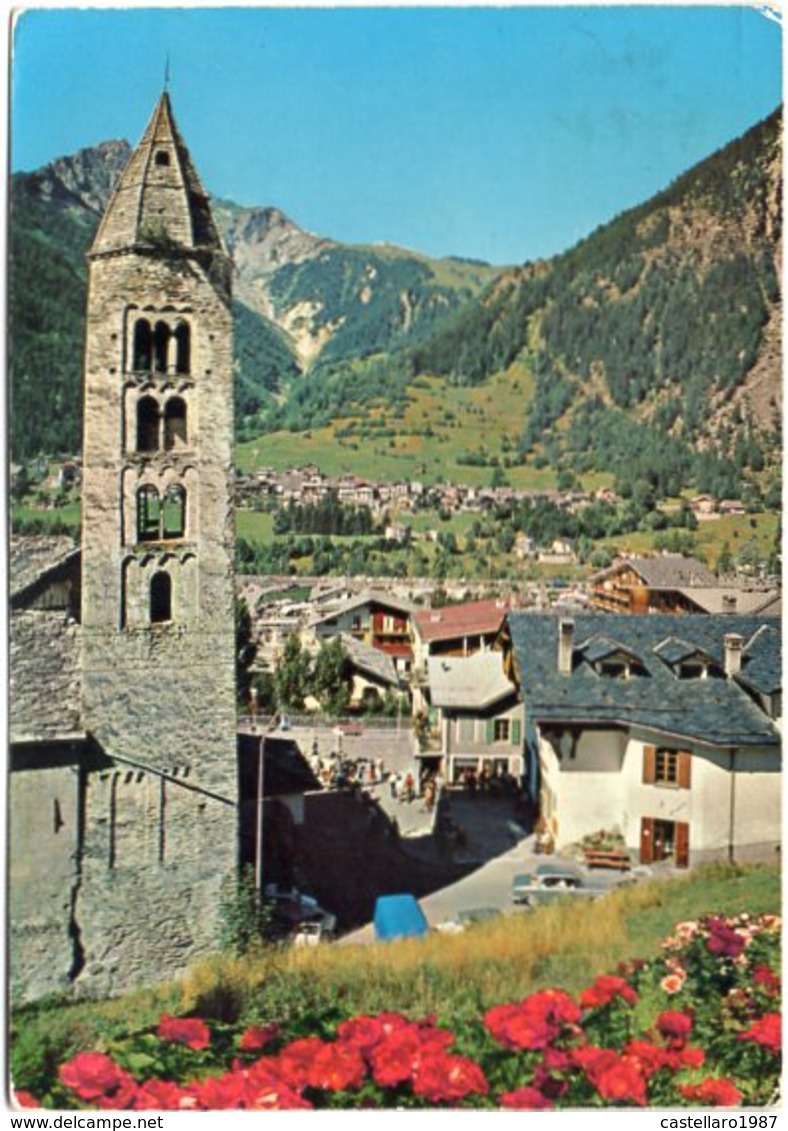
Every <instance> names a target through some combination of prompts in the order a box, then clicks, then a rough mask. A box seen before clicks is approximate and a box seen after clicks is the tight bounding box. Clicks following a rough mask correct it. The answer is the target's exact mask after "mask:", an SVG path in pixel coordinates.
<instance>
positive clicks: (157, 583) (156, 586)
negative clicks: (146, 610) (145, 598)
mask: <svg viewBox="0 0 788 1131" xmlns="http://www.w3.org/2000/svg"><path fill="white" fill-rule="evenodd" d="M171 620H172V578H171V577H170V575H169V574H168V573H164V571H163V570H160V571H159V572H158V573H154V575H153V577H152V578H151V579H150V622H151V624H166V623H167V621H171Z"/></svg>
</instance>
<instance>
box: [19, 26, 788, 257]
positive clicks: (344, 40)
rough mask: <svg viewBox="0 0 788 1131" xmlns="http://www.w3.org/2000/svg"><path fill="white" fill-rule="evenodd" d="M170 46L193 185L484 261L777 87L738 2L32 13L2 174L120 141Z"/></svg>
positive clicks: (624, 187)
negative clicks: (195, 176)
mask: <svg viewBox="0 0 788 1131" xmlns="http://www.w3.org/2000/svg"><path fill="white" fill-rule="evenodd" d="M168 54H169V58H170V73H171V81H170V92H171V96H172V100H173V107H174V110H175V116H176V119H177V121H178V124H179V126H180V128H181V130H182V132H183V134H184V137H185V139H186V142H187V144H188V146H189V149H190V151H191V154H192V157H193V158H194V161H195V163H196V165H197V168H198V169H199V171H200V175H201V177H202V180H203V182H204V184H205V186H206V188H208V189H209V191H211V192H213V193H215V194H217V195H219V196H222V197H226V198H229V199H232V200H235V201H237V202H238V203H241V204H247V205H254V204H260V205H266V204H274V205H276V206H278V207H280V208H281V209H283V210H284V211H285V212H286V213H287V214H288V215H289V216H290V217H291V218H292V219H293V220H295V221H296V222H297V223H299V224H300V225H301V226H302V227H305V228H307V229H308V230H310V231H313V232H316V233H318V234H320V235H324V236H330V237H332V238H334V239H339V240H345V241H348V242H356V243H372V242H390V243H395V244H400V245H401V246H404V247H410V248H413V249H416V250H420V251H423V252H426V253H428V254H431V255H446V254H453V255H464V256H469V257H476V258H481V259H486V260H489V261H490V262H493V263H496V264H505V263H519V262H523V261H525V260H527V259H534V258H538V257H540V256H549V255H552V254H554V253H556V252H558V251H560V250H563V249H564V248H566V247H569V246H571V245H572V244H573V243H575V242H576V241H577V240H578V239H580V238H581V237H583V236H585V235H588V234H589V232H591V231H592V230H593V229H594V228H595V227H597V226H598V225H599V224H601V223H604V222H605V221H607V220H609V219H611V218H612V217H613V216H615V215H616V214H617V213H618V212H620V211H622V210H623V209H625V208H628V207H630V206H632V205H635V204H639V203H641V202H642V201H644V200H646V199H647V198H648V197H649V196H651V195H652V194H653V193H655V192H657V191H659V190H660V189H662V188H665V187H666V186H667V185H668V184H669V183H670V182H671V181H672V180H673V179H674V178H675V177H676V176H678V175H679V174H681V173H682V172H684V171H685V170H686V169H687V168H689V167H690V166H691V165H693V164H694V163H695V162H696V161H698V160H700V159H702V158H703V157H705V156H707V155H708V154H710V153H712V152H713V151H714V150H715V149H717V148H719V147H720V146H721V145H723V144H725V143H726V142H727V141H729V140H731V139H732V138H734V137H737V136H738V135H739V134H741V133H742V132H744V131H745V130H746V129H748V128H749V127H750V126H751V125H754V124H755V122H757V121H759V120H760V119H761V118H763V117H765V116H766V115H767V114H769V113H770V112H771V111H772V110H773V109H775V107H776V106H777V105H778V104H779V103H780V101H781V97H782V57H781V28H780V26H779V25H778V23H777V22H776V21H775V20H774V19H770V18H768V17H767V16H766V15H764V14H762V13H760V12H758V11H756V10H755V9H754V8H751V7H744V6H732V7H722V6H697V7H680V6H673V5H663V6H659V7H633V6H629V7H613V8H609V7H601V6H587V7H544V8H537V7H527V6H523V7H507V8H493V7H477V8H446V7H444V8H423V7H419V8H345V9H336V8H334V9H329V8H324V9H321V8H302V9H295V8H283V7H279V8H215V9H212V8H180V9H175V8H170V9H168V8H159V9H143V8H132V9H128V10H124V9H118V10H111V9H95V10H86V9H77V8H73V9H69V8H60V9H52V10H43V9H41V10H35V9H33V10H29V11H27V12H26V13H24V14H23V15H22V17H21V19H20V20H19V22H18V23H17V25H16V29H15V33H14V45H13V70H12V87H11V146H12V150H11V151H12V168H13V169H14V170H19V169H26V170H30V169H34V168H37V167H39V166H40V165H42V164H45V163H46V162H48V161H51V160H53V159H54V158H55V157H58V156H62V155H65V154H69V153H73V152H75V151H76V150H77V149H80V148H82V147H84V146H88V145H93V144H95V143H97V142H99V141H102V140H105V139H108V138H117V137H125V138H127V139H128V140H129V141H130V142H132V144H136V142H137V141H138V140H139V138H140V136H141V134H142V132H143V130H144V128H145V125H146V123H147V120H148V117H149V115H150V112H151V110H152V108H153V105H154V104H155V101H156V99H157V97H158V95H159V93H160V91H161V89H162V85H163V77H164V68H165V60H166V58H167V55H168Z"/></svg>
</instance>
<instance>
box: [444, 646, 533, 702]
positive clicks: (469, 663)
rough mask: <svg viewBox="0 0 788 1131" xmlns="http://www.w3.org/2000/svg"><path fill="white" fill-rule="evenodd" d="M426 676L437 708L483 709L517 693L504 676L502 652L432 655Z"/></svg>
mask: <svg viewBox="0 0 788 1131" xmlns="http://www.w3.org/2000/svg"><path fill="white" fill-rule="evenodd" d="M427 674H428V680H429V685H430V698H431V700H432V703H433V705H434V706H435V707H455V708H475V709H483V708H485V707H490V706H492V704H493V703H498V702H499V701H500V700H501V699H505V698H506V697H507V696H509V695H514V694H515V688H514V687H513V685H512V684H511V682H510V681H509V680H508V679H507V678H506V675H505V674H504V670H503V656H502V655H501V653H500V652H476V653H475V654H474V655H472V656H445V657H444V656H431V657H430V658H429V659H428V661H427Z"/></svg>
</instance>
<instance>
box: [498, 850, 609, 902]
mask: <svg viewBox="0 0 788 1131" xmlns="http://www.w3.org/2000/svg"><path fill="white" fill-rule="evenodd" d="M605 890H606V889H605V888H601V887H596V886H594V885H593V884H589V882H588V880H587V879H586V878H585V876H583V875H582V873H580V872H578V871H577V870H576V869H574V868H573V867H572V866H571V864H561V863H559V862H557V861H552V860H551V861H549V862H546V863H544V864H538V865H537V867H536V869H535V870H534V871H533V872H527V873H524V874H522V875H519V876H515V877H514V879H513V880H512V902H513V903H518V904H522V905H524V906H526V907H535V906H537V905H539V904H543V903H554V902H555V901H556V900H558V899H564V898H567V897H570V898H586V899H595V898H596V897H597V896H600V895H604V893H605Z"/></svg>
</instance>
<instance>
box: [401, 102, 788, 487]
mask: <svg viewBox="0 0 788 1131" xmlns="http://www.w3.org/2000/svg"><path fill="white" fill-rule="evenodd" d="M781 133H782V114H781V112H777V113H775V114H773V115H772V116H771V117H770V118H769V119H767V120H766V121H765V122H763V123H761V124H759V125H758V126H756V127H755V128H754V129H752V130H751V131H749V132H748V133H747V134H746V135H745V136H744V137H743V138H741V139H740V140H738V141H736V142H734V143H733V144H732V145H730V146H728V147H726V148H725V149H724V150H722V151H720V152H719V153H717V154H715V155H714V156H713V157H711V158H709V159H708V160H707V161H705V162H703V163H702V164H701V165H699V166H697V167H696V168H695V169H693V170H691V171H690V172H689V173H687V174H685V175H684V176H683V177H681V178H680V179H679V180H678V181H676V182H675V183H674V184H673V185H672V186H671V187H670V188H669V189H667V190H666V191H665V192H663V193H661V194H660V195H658V196H657V197H655V198H653V199H652V200H651V201H649V202H648V203H646V204H644V205H642V206H641V207H639V208H636V209H634V210H632V211H630V212H627V213H626V214H624V215H622V216H620V217H618V218H617V219H615V220H613V221H612V222H611V223H610V224H607V225H605V226H604V227H602V228H600V229H598V230H597V231H596V232H594V233H593V234H592V235H590V236H589V237H588V238H587V239H585V240H583V241H582V242H581V243H579V244H578V245H577V246H576V247H574V248H573V249H572V250H570V251H569V252H567V253H566V254H564V255H561V256H558V257H557V258H556V259H554V260H552V261H550V262H549V263H540V264H531V265H527V266H525V267H524V268H522V269H521V270H520V271H515V272H510V273H507V274H506V275H505V276H502V278H501V279H500V280H499V281H498V283H497V284H496V285H494V286H493V287H491V288H490V289H489V291H488V292H487V294H486V295H485V296H484V298H483V300H482V301H480V302H477V303H474V304H469V306H468V307H467V308H466V309H465V310H464V311H463V312H462V313H461V315H460V316H459V317H458V318H456V319H455V320H454V321H453V322H452V323H451V324H449V325H448V326H446V327H445V328H444V329H443V330H442V331H441V332H439V333H437V334H436V335H434V336H433V337H432V338H431V339H430V340H429V341H428V342H427V343H425V344H424V345H423V346H420V347H418V348H417V349H416V350H415V351H414V352H413V354H412V368H413V372H414V373H424V372H426V373H431V374H438V375H441V376H443V377H445V378H446V379H447V380H449V381H450V382H452V383H454V384H457V385H465V384H469V385H474V384H478V383H481V382H484V381H485V380H487V379H488V378H489V377H490V376H491V375H492V374H493V373H495V372H497V371H499V370H502V369H505V368H506V367H507V366H508V365H510V364H511V363H512V362H513V361H514V360H515V359H516V358H520V359H522V360H524V361H525V362H526V363H527V365H528V367H529V368H530V370H531V372H532V373H533V374H534V376H535V378H536V386H535V392H534V395H533V397H532V399H531V401H530V403H529V404H528V406H527V408H526V409H525V411H524V419H523V431H522V439H521V443H520V447H519V456H520V458H528V459H536V460H539V459H546V460H547V461H548V463H550V464H551V465H553V466H556V467H561V466H567V467H571V468H572V469H573V470H574V471H575V472H581V473H582V472H583V471H587V470H590V469H592V468H593V469H596V470H599V471H616V468H617V467H618V468H620V467H621V464H622V462H623V461H626V462H627V464H628V472H630V471H631V472H632V473H633V474H634V477H635V478H641V479H643V480H645V481H647V482H649V483H650V484H651V486H652V487H653V489H654V490H655V491H657V492H658V493H660V494H670V493H675V489H676V488H677V487H678V486H679V485H681V484H682V483H685V482H687V481H688V480H694V481H695V483H696V485H697V486H698V487H699V488H701V489H710V490H714V491H715V493H720V492H721V493H723V494H724V493H726V492H729V493H735V491H734V488H735V487H736V486H737V485H738V484H739V481H740V478H741V474H742V472H743V471H744V470H749V471H752V472H756V473H757V472H760V471H761V470H762V469H763V467H764V465H765V463H771V464H772V465H773V466H775V467H776V466H778V463H779V458H780V439H779V423H780V395H781V387H780V374H781V349H780V323H781V310H780V281H779V279H780V256H781V247H782V231H781V208H782V199H781V196H782V191H781V190H782V175H781V174H782V165H781V160H782V158H781ZM719 456H721V457H723V458H722V459H719V458H717V457H719ZM632 461H634V462H635V466H634V468H633V466H632Z"/></svg>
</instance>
